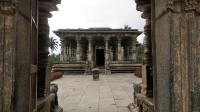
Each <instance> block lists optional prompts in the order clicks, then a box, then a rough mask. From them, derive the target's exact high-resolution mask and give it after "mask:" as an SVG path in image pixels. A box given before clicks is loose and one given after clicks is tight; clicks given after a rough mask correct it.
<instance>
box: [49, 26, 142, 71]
mask: <svg viewBox="0 0 200 112" xmlns="http://www.w3.org/2000/svg"><path fill="white" fill-rule="evenodd" d="M54 33H55V34H56V35H57V36H58V37H60V40H61V55H60V62H55V63H54V66H53V70H54V71H61V72H63V73H65V74H68V73H70V74H71V73H72V72H75V73H85V74H91V69H92V68H100V69H101V71H102V72H103V73H104V74H111V73H112V72H133V71H134V70H136V69H141V64H139V63H137V52H136V50H137V46H139V45H140V44H139V43H138V42H137V37H138V36H139V35H140V34H141V33H142V32H141V31H138V30H137V29H111V28H106V27H105V28H89V29H59V30H57V31H54Z"/></svg>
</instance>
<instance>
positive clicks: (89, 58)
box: [88, 39, 92, 61]
mask: <svg viewBox="0 0 200 112" xmlns="http://www.w3.org/2000/svg"><path fill="white" fill-rule="evenodd" d="M91 42H92V40H91V39H88V60H89V61H92V55H91V52H92V51H91V50H92V48H91V47H92V44H91Z"/></svg>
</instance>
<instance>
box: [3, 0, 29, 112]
mask: <svg viewBox="0 0 200 112" xmlns="http://www.w3.org/2000/svg"><path fill="white" fill-rule="evenodd" d="M26 4H30V0H25V1H24V0H23V1H22V0H18V3H15V2H12V1H11V0H7V1H1V2H0V32H1V35H0V51H1V52H0V90H1V91H0V92H1V93H0V111H2V112H11V111H14V110H15V112H25V111H27V110H29V89H30V86H27V85H29V84H30V76H29V75H30V66H28V65H30V55H31V52H30V51H31V50H30V49H31V48H30V42H31V41H30V35H31V34H30V33H31V32H30V29H31V28H30V27H31V24H30V5H26Z"/></svg>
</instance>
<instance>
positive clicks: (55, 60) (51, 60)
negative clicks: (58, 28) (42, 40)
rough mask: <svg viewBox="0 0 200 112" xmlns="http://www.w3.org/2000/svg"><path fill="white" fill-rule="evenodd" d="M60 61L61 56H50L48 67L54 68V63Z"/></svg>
mask: <svg viewBox="0 0 200 112" xmlns="http://www.w3.org/2000/svg"><path fill="white" fill-rule="evenodd" d="M58 61H60V54H58V55H56V54H54V53H52V54H51V55H49V56H48V67H52V66H53V63H54V62H58Z"/></svg>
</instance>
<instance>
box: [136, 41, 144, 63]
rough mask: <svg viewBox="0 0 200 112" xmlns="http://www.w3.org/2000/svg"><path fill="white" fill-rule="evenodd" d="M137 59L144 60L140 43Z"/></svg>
mask: <svg viewBox="0 0 200 112" xmlns="http://www.w3.org/2000/svg"><path fill="white" fill-rule="evenodd" d="M137 58H138V59H137V60H138V62H141V63H142V61H143V60H144V45H143V44H142V45H140V46H139V47H138V49H137Z"/></svg>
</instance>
